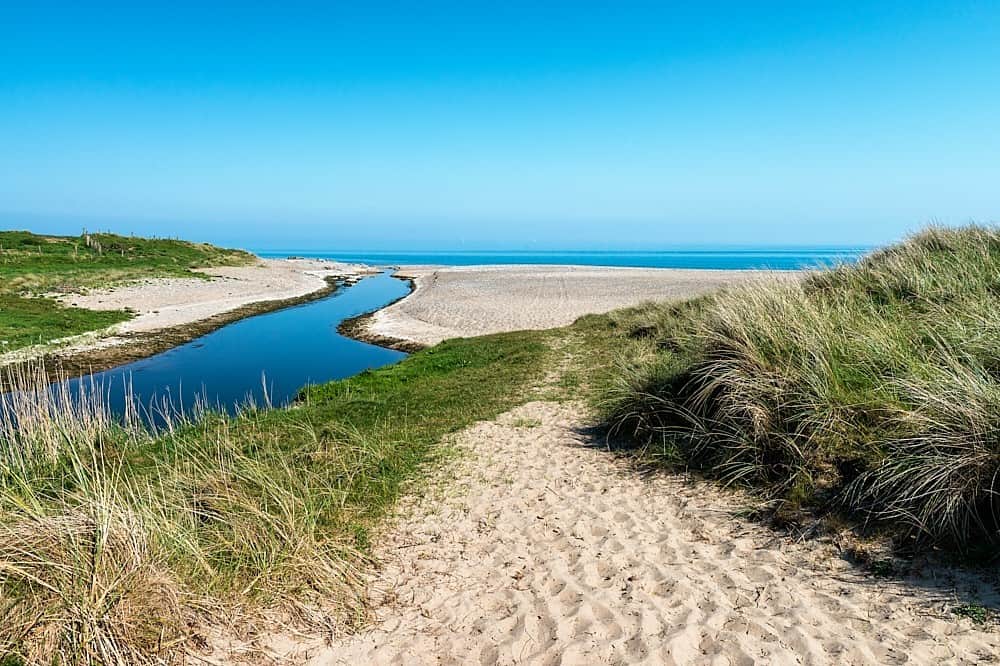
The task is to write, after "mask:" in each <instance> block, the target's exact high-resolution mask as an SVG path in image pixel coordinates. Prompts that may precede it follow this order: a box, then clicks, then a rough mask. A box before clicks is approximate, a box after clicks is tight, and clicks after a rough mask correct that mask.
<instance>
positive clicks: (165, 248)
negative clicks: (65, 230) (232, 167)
mask: <svg viewBox="0 0 1000 666" xmlns="http://www.w3.org/2000/svg"><path fill="white" fill-rule="evenodd" d="M250 261H253V257H252V255H250V254H248V253H246V252H242V251H239V250H227V249H223V248H218V247H214V246H212V245H207V244H203V243H189V242H185V241H177V240H166V239H147V238H134V237H124V236H116V235H113V234H85V235H81V236H78V237H71V236H40V235H36V234H32V233H29V232H26V231H0V353H3V352H5V351H11V350H14V349H17V348H20V347H25V346H28V345H32V344H40V343H45V342H48V341H50V340H54V339H58V338H63V337H68V336H70V335H76V334H79V333H85V332H87V331H93V330H99V329H102V328H106V327H107V326H110V325H112V324H115V323H118V322H120V321H124V320H126V319H128V318H129V316H130V315H129V313H127V312H95V311H92V310H84V309H81V308H69V307H64V306H62V305H61V304H59V303H58V302H56V301H55V300H53V299H51V298H45V297H44V296H43V295H45V294H52V293H58V292H74V291H80V290H84V289H89V288H94V287H106V286H108V285H109V284H114V283H120V282H126V281H129V280H136V279H141V278H148V277H170V276H188V277H190V276H198V277H201V276H200V275H199V274H197V273H192V271H191V269H192V268H204V267H208V266H220V265H240V264H246V263H248V262H250Z"/></svg>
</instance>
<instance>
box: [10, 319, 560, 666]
mask: <svg viewBox="0 0 1000 666" xmlns="http://www.w3.org/2000/svg"><path fill="white" fill-rule="evenodd" d="M549 335H550V334H549V333H546V332H537V331H536V332H529V333H509V334H502V335H493V336H486V337H483V338H475V339H463V340H452V341H447V342H444V343H442V344H440V345H438V346H436V347H434V348H432V349H428V350H425V351H422V352H419V353H416V354H414V355H412V356H410V357H409V358H407V359H406V360H404V361H403V362H401V363H399V364H397V365H394V366H388V367H385V368H379V369H377V370H370V371H366V372H363V373H361V374H359V375H356V376H354V377H351V378H348V379H344V380H340V381H336V382H331V383H329V384H324V385H321V386H312V387H308V388H306V389H303V391H302V393H301V396H300V401H299V402H298V403H297V404H296V405H294V406H293V407H290V408H287V409H266V408H260V409H258V408H254V407H253V406H248V408H247V409H245V410H243V412H242V413H241V414H240V415H238V416H236V417H228V416H223V415H219V414H212V413H203V414H200V415H198V414H195V415H184V414H178V413H177V411H176V410H173V409H171V408H170V405H159V406H157V410H158V412H159V413H158V414H157V417H158V418H155V419H150V418H148V416H149V415H148V414H146V413H144V411H143V410H142V409H140V408H139V407H138V406H136V405H134V404H133V407H132V408H131V409H130V411H129V413H128V415H126V418H124V419H114V418H111V416H110V414H109V413H108V410H107V409H106V405H105V404H104V403H105V401H104V399H103V394H102V392H101V387H95V386H85V387H84V388H83V389H81V390H74V391H72V392H71V391H70V390H69V386H68V385H67V384H65V383H62V384H60V385H57V386H56V387H55V389H54V391H51V392H50V391H49V390H48V389H47V388H45V387H44V385H43V384H42V383H41V381H42V380H41V378H42V377H43V376H44V373H40V371H34V372H27V373H21V374H20V375H15V376H14V377H11V378H8V379H7V383H6V384H4V383H3V382H2V381H0V384H4V385H9V384H10V383H13V384H14V385H15V386H14V388H15V391H14V393H13V395H12V396H9V397H7V398H5V401H6V405H7V407H6V409H7V411H8V414H7V416H6V418H3V419H0V664H6V663H7V662H9V661H11V660H14V661H15V663H16V661H17V660H18V659H19V660H21V661H22V662H24V663H30V664H35V663H45V664H51V663H59V664H153V663H164V662H171V661H180V660H183V658H184V657H185V655H187V654H191V653H192V651H193V652H194V653H195V654H197V653H198V652H199V651H201V650H202V649H203V647H202V646H204V644H205V642H206V640H207V638H208V637H211V636H224V637H226V638H227V639H232V638H234V636H233V634H234V633H235V634H236V636H235V638H237V639H238V638H240V636H239V634H240V632H250V633H251V634H252V633H253V632H254V631H268V630H270V629H273V628H274V626H275V623H276V622H286V623H289V624H291V625H293V628H295V629H307V630H311V631H312V632H313V633H317V632H319V633H322V634H324V635H329V634H330V633H331V632H334V631H339V632H342V631H348V630H350V629H351V628H352V627H354V626H357V625H358V624H359V623H360V622H361V621H362V620H363V619H364V617H365V604H364V594H365V591H364V590H363V589H362V585H361V581H360V577H359V574H358V570H359V569H360V568H361V567H363V566H365V565H366V564H367V563H368V558H369V555H368V554H367V553H368V551H369V549H370V546H371V537H372V534H373V530H375V529H377V527H378V523H379V521H380V520H381V518H382V517H384V516H385V515H386V514H387V513H388V512H389V511H391V509H392V507H393V504H394V502H395V500H396V499H397V498H398V497H399V496H400V494H401V493H402V492H403V490H404V488H406V487H407V484H409V483H410V482H412V481H414V480H416V479H419V478H420V473H421V471H422V470H424V469H425V468H426V466H427V465H428V463H430V462H432V461H435V460H439V459H440V452H441V451H442V449H441V447H439V446H438V443H439V442H440V440H441V438H442V436H443V435H445V434H446V433H449V432H453V431H455V430H458V429H460V428H464V427H466V426H468V425H470V424H472V423H475V422H476V421H479V420H482V419H490V418H493V417H494V416H496V415H497V414H500V413H502V412H505V411H507V410H508V409H510V408H511V407H513V406H515V405H517V404H520V403H521V402H523V401H524V400H526V399H528V398H529V396H530V395H532V393H531V391H529V390H528V389H527V387H528V386H531V385H532V383H533V382H535V381H537V380H538V379H539V377H540V376H541V374H542V373H543V372H544V371H545V367H546V362H547V361H546V359H547V358H548V355H549V353H550V352H549V347H548V344H547V342H546V341H547V339H548V336H549ZM2 379H3V378H2V377H0V380H2ZM0 399H3V398H0ZM265 403H266V401H265ZM265 406H266V405H265ZM150 422H155V423H159V424H162V427H161V429H160V431H159V432H150V431H149V430H148V429H147V428H145V427H144V426H143V424H144V423H150ZM248 627H249V629H248ZM248 638H249V637H248ZM236 643H237V644H239V641H236ZM250 647H252V644H249V643H247V648H248V649H249V648H250ZM224 650H225V648H222V651H224ZM199 656H200V655H199ZM5 660H6V661H5ZM190 661H191V662H192V663H199V660H198V659H191V660H190Z"/></svg>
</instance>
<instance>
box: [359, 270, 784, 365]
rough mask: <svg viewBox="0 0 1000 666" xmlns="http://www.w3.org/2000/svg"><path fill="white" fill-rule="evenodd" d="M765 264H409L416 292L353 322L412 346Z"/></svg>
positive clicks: (571, 315) (664, 295)
mask: <svg viewBox="0 0 1000 666" xmlns="http://www.w3.org/2000/svg"><path fill="white" fill-rule="evenodd" d="M770 274H771V273H768V272H765V271H741V270H705V269H670V268H660V269H641V268H609V267H594V266H519V265H495V266H449V267H440V266H404V267H402V268H400V269H399V270H398V271H397V273H396V276H397V277H400V278H404V279H409V280H411V281H412V282H413V284H414V289H413V292H412V293H411V294H410V295H409V296H407V297H406V298H403V299H402V300H400V301H399V302H397V303H395V304H393V305H391V306H389V307H387V308H383V309H382V310H379V311H378V312H375V313H372V314H371V315H368V316H365V317H362V318H359V319H358V320H355V321H353V322H350V323H349V324H348V325H347V326H345V327H344V330H345V331H346V332H347V333H349V334H351V335H354V336H356V337H359V338H361V339H364V340H367V341H369V342H374V343H377V344H382V345H388V346H392V347H395V348H397V349H404V350H412V349H415V348H420V347H425V346H430V345H434V344H437V343H439V342H441V341H442V340H447V339H449V338H459V337H471V336H476V335H488V334H491V333H502V332H509V331H519V330H543V329H548V328H558V327H560V326H568V325H569V324H571V323H573V321H574V320H576V319H577V318H579V317H581V316H583V315H586V314H602V313H605V312H609V311H611V310H616V309H618V308H624V307H630V306H635V305H638V304H640V303H643V302H647V301H663V300H678V299H684V298H693V297H696V296H700V295H703V294H707V293H710V292H712V291H716V290H718V289H720V288H722V287H725V286H730V285H734V284H739V283H743V282H746V281H748V280H754V279H760V277H761V276H765V275H770Z"/></svg>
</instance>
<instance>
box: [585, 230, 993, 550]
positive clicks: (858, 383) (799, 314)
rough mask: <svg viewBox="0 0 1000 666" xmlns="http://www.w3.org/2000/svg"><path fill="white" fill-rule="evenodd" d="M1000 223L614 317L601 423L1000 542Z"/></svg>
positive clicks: (824, 496)
mask: <svg viewBox="0 0 1000 666" xmlns="http://www.w3.org/2000/svg"><path fill="white" fill-rule="evenodd" d="M998 296H1000V232H998V231H997V230H995V229H989V228H982V227H968V228H962V229H940V228H931V229H928V230H926V231H924V232H923V233H920V234H918V235H916V236H914V237H912V238H910V239H909V240H907V241H906V242H904V243H902V244H899V245H896V246H893V247H889V248H887V249H884V250H881V251H878V252H875V253H873V254H871V255H869V256H868V257H866V258H864V259H863V260H862V261H860V263H858V264H857V265H844V266H840V267H838V268H836V269H835V270H831V271H826V272H817V273H813V274H810V275H808V276H806V277H805V278H804V279H778V280H775V281H773V282H768V283H766V284H755V285H749V286H745V287H742V288H737V289H732V290H729V291H727V292H723V293H720V294H717V295H714V296H710V297H707V298H701V299H697V300H693V301H688V302H684V303H679V304H674V305H649V306H646V307H643V308H639V309H634V310H630V311H624V312H621V313H616V314H615V315H612V316H611V317H610V318H608V319H607V320H606V322H607V328H608V331H609V332H612V333H617V334H619V335H621V336H622V337H623V338H624V339H626V340H629V343H628V345H627V349H628V353H627V354H626V359H625V360H624V362H623V367H622V368H621V370H620V371H619V372H618V375H617V378H616V379H617V381H616V382H615V384H614V385H613V386H612V387H610V388H609V389H608V390H607V391H606V394H605V407H606V419H607V422H608V423H609V425H610V426H611V427H612V428H613V429H614V430H616V431H618V432H620V433H624V434H626V435H628V436H631V437H634V438H636V439H637V440H638V441H639V442H640V443H641V444H643V445H645V446H646V447H647V451H649V452H650V453H652V454H654V456H655V457H657V458H658V459H659V460H661V461H663V462H665V463H667V464H671V465H682V466H686V467H689V468H693V469H696V470H700V471H702V472H705V473H708V474H710V475H713V476H716V477H718V478H720V479H722V480H723V481H725V482H727V483H734V484H746V485H751V486H754V487H757V488H762V489H764V490H765V491H766V492H767V493H768V494H769V495H770V496H771V497H772V498H773V499H774V500H775V502H776V504H777V505H778V506H779V507H780V508H781V509H786V510H787V509H795V508H798V507H808V508H810V509H815V510H819V511H821V512H825V511H828V510H836V511H840V512H847V513H849V514H852V515H855V516H858V517H861V518H864V519H865V520H870V521H874V522H875V523H877V524H879V525H882V526H884V527H886V528H888V529H889V530H891V531H892V532H894V533H896V534H900V535H906V536H908V537H911V539H912V542H913V543H914V544H916V545H920V544H924V545H928V544H938V545H947V546H951V547H956V548H958V549H961V550H966V551H968V550H971V549H977V548H983V547H986V548H990V549H992V548H994V547H995V545H996V544H997V542H998V541H1000V497H998V491H1000V308H998V307H997V303H998Z"/></svg>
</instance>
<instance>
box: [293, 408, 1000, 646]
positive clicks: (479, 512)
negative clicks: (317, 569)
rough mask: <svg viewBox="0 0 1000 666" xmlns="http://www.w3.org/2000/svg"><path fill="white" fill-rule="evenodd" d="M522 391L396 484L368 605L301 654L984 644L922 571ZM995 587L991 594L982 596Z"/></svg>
mask: <svg viewBox="0 0 1000 666" xmlns="http://www.w3.org/2000/svg"><path fill="white" fill-rule="evenodd" d="M582 419H583V412H582V410H581V409H580V408H579V407H575V406H572V405H560V404H555V403H544V402H535V403H530V404H528V405H525V406H523V407H520V408H518V409H516V410H514V411H513V412H510V413H508V414H506V415H504V416H503V417H501V418H500V419H498V420H497V421H496V422H492V423H482V424H479V425H477V426H475V427H473V428H471V429H470V430H468V431H466V432H465V433H463V434H462V435H461V436H460V437H459V440H458V443H459V445H460V446H461V447H463V448H464V449H465V450H466V452H467V455H466V456H465V458H464V462H463V463H462V464H461V465H460V467H459V470H458V471H457V472H456V471H455V468H454V467H451V468H450V470H444V471H442V473H443V474H448V475H449V476H454V478H448V479H443V480H442V483H441V485H440V491H439V492H438V494H437V496H436V497H433V498H430V499H423V500H411V503H410V504H409V505H408V506H406V507H404V508H403V509H401V511H400V513H399V516H398V518H397V520H396V523H395V525H393V526H391V527H390V528H389V529H387V530H386V539H387V541H386V542H385V543H384V544H382V546H381V547H380V549H379V557H380V559H381V560H382V561H383V563H384V565H383V568H382V570H381V572H380V573H379V574H377V576H376V577H375V579H374V580H373V585H374V587H375V588H376V590H377V592H376V599H375V602H376V604H377V606H378V607H377V610H376V616H377V617H376V621H375V622H374V624H373V625H372V626H371V627H370V628H369V629H368V630H366V631H364V632H363V633H361V634H358V635H355V636H351V637H347V638H346V639H343V640H341V641H339V642H336V643H334V644H333V645H327V646H325V647H323V646H320V645H317V644H313V645H312V646H309V647H306V646H304V645H303V644H301V643H295V644H294V646H293V645H291V644H286V645H285V650H287V652H286V654H287V655H288V656H289V657H290V658H291V660H292V661H294V662H295V663H301V662H307V663H310V664H314V665H319V664H324V665H326V664H515V663H525V664H638V663H645V664H755V663H757V664H894V663H914V664H939V663H981V662H982V661H984V660H990V659H992V658H994V657H995V656H996V655H997V654H1000V634H998V633H996V632H991V631H983V630H980V629H978V628H977V627H976V626H975V625H973V624H972V623H971V622H970V621H969V620H964V619H959V618H957V617H956V616H954V615H952V614H950V613H949V612H948V611H947V608H948V607H949V606H950V605H952V604H953V603H955V600H956V597H955V596H954V592H953V590H954V589H956V587H957V588H958V589H960V590H962V591H963V593H968V592H969V591H970V590H975V591H976V592H979V593H981V594H983V595H985V597H984V598H986V599H992V598H993V597H995V596H996V592H995V591H993V590H992V588H991V587H990V585H989V584H988V583H987V582H984V581H980V580H975V579H972V578H968V577H967V578H965V579H963V580H960V581H959V580H951V579H948V578H947V575H950V574H949V572H940V571H939V572H936V574H934V575H936V576H939V577H940V578H934V576H932V575H930V574H929V575H928V577H926V578H923V579H921V580H919V581H908V582H907V584H902V583H899V582H891V581H888V580H884V579H875V578H871V577H869V576H866V575H864V574H863V573H861V572H860V571H859V570H858V569H857V568H856V567H854V566H852V565H850V564H848V563H846V562H845V561H844V560H843V559H842V558H839V557H837V554H836V552H835V551H834V548H833V546H832V545H829V544H823V543H820V542H817V541H815V540H813V541H805V542H802V543H794V542H792V541H791V540H790V539H789V538H787V537H786V536H784V535H780V534H778V533H775V532H774V531H772V530H769V529H767V528H765V527H763V526H760V525H758V524H755V523H750V522H747V521H744V520H741V519H739V518H737V517H735V516H734V515H733V510H734V509H736V508H738V505H737V504H736V502H735V497H734V496H733V495H731V494H728V493H725V492H722V491H719V490H718V489H716V488H715V487H713V486H710V485H708V484H705V483H691V482H689V481H686V480H685V479H683V478H681V477H679V476H668V475H654V476H653V477H652V478H648V479H644V478H641V476H640V475H639V474H637V473H636V471H635V470H634V469H632V468H631V467H629V466H628V465H627V464H625V463H624V462H621V461H618V460H616V459H615V458H614V457H613V456H612V455H611V454H609V453H607V452H606V451H603V450H601V448H600V447H599V446H595V445H594V443H593V442H592V441H590V440H589V439H588V437H587V436H586V435H585V434H582V433H581V431H580V424H581V423H582ZM993 600H994V601H995V599H993Z"/></svg>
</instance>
